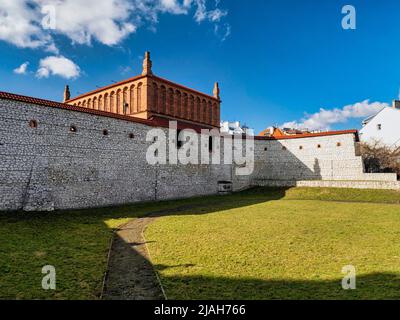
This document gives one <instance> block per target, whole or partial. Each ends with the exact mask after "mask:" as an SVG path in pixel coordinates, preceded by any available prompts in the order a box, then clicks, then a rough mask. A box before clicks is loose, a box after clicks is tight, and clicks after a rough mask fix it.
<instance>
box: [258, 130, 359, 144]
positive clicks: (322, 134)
mask: <svg viewBox="0 0 400 320" xmlns="http://www.w3.org/2000/svg"><path fill="white" fill-rule="evenodd" d="M342 134H354V135H355V136H356V139H357V141H358V140H359V136H358V130H356V129H351V130H338V131H327V132H319V133H304V134H297V135H293V136H282V137H262V136H256V137H255V140H291V139H303V138H316V137H326V136H337V135H342Z"/></svg>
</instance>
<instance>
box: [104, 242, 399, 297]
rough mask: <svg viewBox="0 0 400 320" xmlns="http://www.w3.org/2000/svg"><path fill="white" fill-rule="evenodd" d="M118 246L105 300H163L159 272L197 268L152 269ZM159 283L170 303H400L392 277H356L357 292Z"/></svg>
mask: <svg viewBox="0 0 400 320" xmlns="http://www.w3.org/2000/svg"><path fill="white" fill-rule="evenodd" d="M115 241H116V243H117V246H116V247H114V249H116V250H117V252H115V253H114V254H115V255H116V256H114V257H113V258H112V259H111V261H110V267H111V269H110V270H109V272H110V273H111V274H109V277H108V281H107V285H106V291H105V292H106V295H105V296H104V298H105V299H107V300H108V299H110V300H161V299H164V296H163V293H162V289H161V286H160V283H159V281H158V279H157V276H156V273H155V272H157V273H159V274H160V273H161V274H162V273H163V272H164V271H166V270H168V269H176V268H179V269H181V272H182V273H183V274H184V273H186V270H184V269H190V268H192V267H195V265H193V264H180V265H170V266H168V265H154V266H153V265H152V263H151V262H150V261H149V256H148V253H147V252H146V251H145V248H144V247H141V248H140V245H136V246H132V245H130V244H128V243H126V242H125V239H124V238H123V237H120V236H118V237H117V239H116V240H115ZM177 250H179V249H177ZM271 277H273V272H272V271H271ZM110 280H111V281H110ZM161 282H162V286H163V289H164V290H165V292H166V296H167V298H168V299H169V300H221V299H223V300H276V299H278V300H315V299H317V300H349V299H360V300H361V299H368V300H378V299H400V276H399V275H396V274H392V273H373V274H368V275H361V276H358V277H357V279H356V285H357V288H356V290H344V289H343V288H342V279H334V280H318V279H317V280H298V279H295V280H293V279H270V280H263V279H249V278H241V277H240V275H239V274H238V277H237V278H225V277H218V276H215V277H213V276H187V275H182V276H169V275H165V276H164V275H161Z"/></svg>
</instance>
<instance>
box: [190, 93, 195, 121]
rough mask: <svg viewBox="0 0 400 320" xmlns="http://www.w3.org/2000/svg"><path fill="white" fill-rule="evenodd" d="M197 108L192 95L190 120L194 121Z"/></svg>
mask: <svg viewBox="0 0 400 320" xmlns="http://www.w3.org/2000/svg"><path fill="white" fill-rule="evenodd" d="M194 109H195V107H194V97H193V96H192V95H190V101H189V110H190V113H189V118H190V120H194V116H195V110H194Z"/></svg>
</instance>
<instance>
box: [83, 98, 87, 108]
mask: <svg viewBox="0 0 400 320" xmlns="http://www.w3.org/2000/svg"><path fill="white" fill-rule="evenodd" d="M82 107H84V108H86V100H83V102H82Z"/></svg>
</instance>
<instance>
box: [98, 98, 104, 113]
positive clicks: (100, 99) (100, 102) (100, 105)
mask: <svg viewBox="0 0 400 320" xmlns="http://www.w3.org/2000/svg"><path fill="white" fill-rule="evenodd" d="M98 106H99V110H101V111H103V110H104V109H103V96H100V97H99V103H98Z"/></svg>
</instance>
